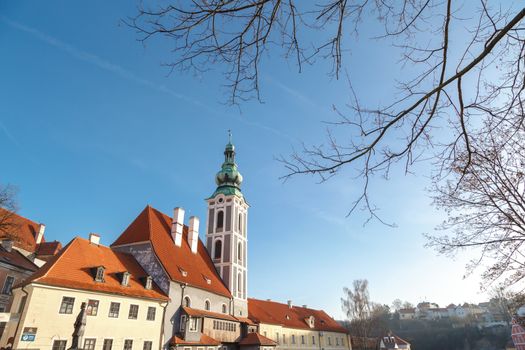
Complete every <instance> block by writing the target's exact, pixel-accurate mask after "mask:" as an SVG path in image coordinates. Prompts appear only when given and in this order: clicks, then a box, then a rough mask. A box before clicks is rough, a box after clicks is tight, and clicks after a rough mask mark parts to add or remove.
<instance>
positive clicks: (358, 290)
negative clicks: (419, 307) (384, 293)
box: [341, 280, 390, 349]
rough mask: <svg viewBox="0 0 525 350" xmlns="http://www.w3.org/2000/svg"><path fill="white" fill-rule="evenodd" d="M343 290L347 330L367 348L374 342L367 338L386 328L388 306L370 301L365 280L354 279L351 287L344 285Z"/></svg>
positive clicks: (342, 299) (342, 302) (342, 300)
mask: <svg viewBox="0 0 525 350" xmlns="http://www.w3.org/2000/svg"><path fill="white" fill-rule="evenodd" d="M343 291H344V297H343V298H341V306H342V309H343V312H344V313H345V315H346V317H347V320H348V322H347V325H348V329H349V332H350V334H351V335H352V336H354V337H357V338H358V339H359V344H361V345H360V347H362V348H363V349H369V348H370V347H369V346H371V345H373V344H374V343H373V342H369V341H368V340H369V339H370V338H371V337H377V336H379V335H380V334H382V333H383V332H384V331H386V330H387V328H388V325H387V322H388V318H389V315H390V313H389V308H388V306H386V305H381V304H377V303H374V302H371V301H370V295H369V293H368V281H367V280H354V282H353V285H352V289H350V288H346V287H345V288H344V289H343Z"/></svg>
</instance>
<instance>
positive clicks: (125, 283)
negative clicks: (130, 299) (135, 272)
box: [120, 271, 131, 287]
mask: <svg viewBox="0 0 525 350" xmlns="http://www.w3.org/2000/svg"><path fill="white" fill-rule="evenodd" d="M130 276H131V274H130V273H129V272H128V271H125V272H124V273H122V280H121V281H120V284H122V285H123V286H124V287H127V286H128V285H129V277H130Z"/></svg>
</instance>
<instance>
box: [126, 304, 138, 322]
mask: <svg viewBox="0 0 525 350" xmlns="http://www.w3.org/2000/svg"><path fill="white" fill-rule="evenodd" d="M138 317H139V306H138V305H130V306H129V314H128V318H129V319H130V320H136V319H137V318H138Z"/></svg>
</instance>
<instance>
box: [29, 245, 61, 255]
mask: <svg viewBox="0 0 525 350" xmlns="http://www.w3.org/2000/svg"><path fill="white" fill-rule="evenodd" d="M60 249H62V243H60V242H59V241H52V242H43V243H40V244H37V245H36V251H35V254H36V255H37V257H39V256H48V255H56V254H58V252H59V251H60Z"/></svg>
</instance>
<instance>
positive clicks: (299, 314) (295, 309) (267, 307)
mask: <svg viewBox="0 0 525 350" xmlns="http://www.w3.org/2000/svg"><path fill="white" fill-rule="evenodd" d="M310 316H313V317H314V326H313V328H310V326H309V325H308V323H307V321H306V320H307V319H308V318H309V317H310ZM248 317H249V318H250V319H252V320H253V321H254V322H255V323H269V324H276V325H282V326H284V327H289V328H299V329H314V330H317V331H329V332H330V331H331V332H340V333H348V332H347V330H346V329H345V328H344V327H343V326H341V325H340V324H339V323H338V322H337V321H336V320H334V319H333V318H331V317H330V316H328V315H327V314H326V313H325V312H324V311H323V310H314V309H309V308H305V307H299V306H292V307H291V308H290V307H289V306H288V304H282V303H277V302H274V301H266V300H259V299H251V298H249V299H248Z"/></svg>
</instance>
